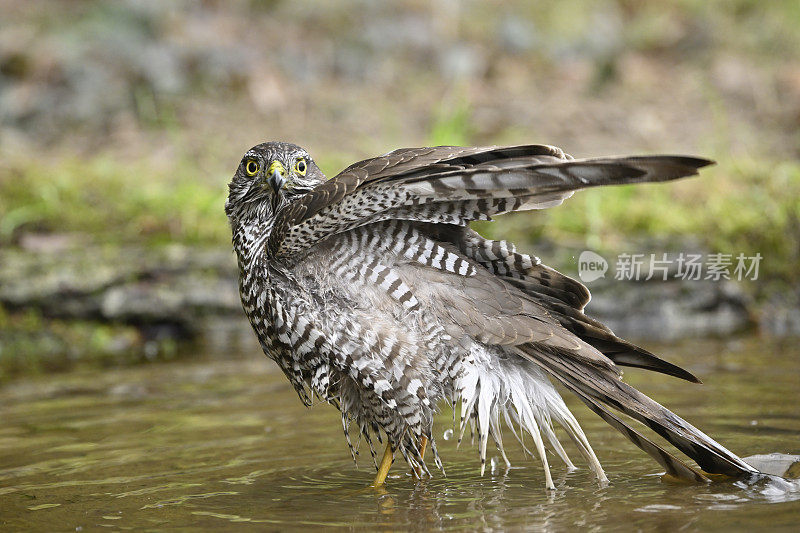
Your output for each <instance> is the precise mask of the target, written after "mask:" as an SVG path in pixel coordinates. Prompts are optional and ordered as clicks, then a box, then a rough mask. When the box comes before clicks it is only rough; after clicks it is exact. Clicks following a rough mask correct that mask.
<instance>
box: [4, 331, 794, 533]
mask: <svg viewBox="0 0 800 533" xmlns="http://www.w3.org/2000/svg"><path fill="white" fill-rule="evenodd" d="M651 348H654V349H656V350H658V352H659V353H661V354H662V355H664V356H666V357H668V358H669V359H671V360H673V361H675V362H678V363H680V364H683V365H685V366H687V367H688V368H689V369H690V370H691V371H692V372H694V373H695V374H696V375H698V376H700V377H701V378H702V379H704V381H705V382H706V384H705V385H702V386H697V385H692V384H689V383H684V382H681V381H678V380H675V379H671V378H666V377H661V376H654V375H651V374H647V373H643V372H641V371H636V370H630V371H628V372H627V373H626V379H627V380H628V381H629V382H631V383H633V384H635V385H636V386H638V387H640V388H642V389H643V390H644V391H645V392H647V393H648V394H650V395H651V396H653V397H655V398H656V399H658V400H660V401H661V402H662V403H665V404H666V405H667V406H668V407H670V408H672V409H674V410H675V411H677V412H678V413H680V414H681V415H683V416H684V417H685V418H688V419H689V420H690V421H692V422H693V423H694V424H695V425H698V426H699V427H701V428H702V429H703V430H704V431H706V432H707V433H710V434H711V435H712V436H714V437H715V438H717V439H719V440H720V441H721V442H722V443H723V444H725V445H726V446H727V447H728V448H730V449H732V450H733V451H735V452H737V453H739V454H740V455H743V456H744V455H750V454H756V453H769V452H782V453H793V454H797V453H800V410H799V409H798V401H799V400H800V373H798V371H800V350H799V349H798V348H797V347H796V346H793V345H785V346H781V345H776V344H768V343H764V342H762V341H760V340H758V339H747V340H743V341H736V342H729V343H725V344H723V343H719V342H710V341H693V342H689V343H685V344H683V345H681V346H677V347H675V346H672V347H665V348H660V349H659V348H658V347H651ZM568 403H569V405H570V406H571V407H572V408H573V409H574V411H575V412H576V414H577V416H578V418H579V420H581V422H582V424H583V427H584V429H585V430H586V433H587V434H588V435H589V439H590V441H591V442H592V444H593V446H594V447H595V450H596V452H597V455H598V456H599V458H600V460H601V462H602V463H603V465H604V467H605V469H606V472H607V474H608V477H609V478H610V480H611V483H610V485H608V486H607V487H600V486H598V485H597V483H596V482H595V481H594V480H593V479H592V477H591V475H590V474H589V473H588V471H587V470H586V469H585V468H581V469H579V470H577V471H574V472H566V471H565V469H564V468H563V466H561V465H560V464H559V462H558V460H557V458H551V461H550V462H551V465H553V474H554V478H555V482H556V485H557V490H556V491H552V492H548V491H546V490H545V489H544V480H543V476H542V471H541V468H540V466H539V465H538V463H537V461H536V460H531V459H530V458H526V457H524V456H523V454H522V452H521V450H520V448H519V446H518V445H516V443H514V442H512V441H513V438H512V437H511V436H510V435H509V436H508V437H507V439H506V440H507V441H508V442H507V447H508V448H509V449H510V453H509V457H510V459H511V461H512V464H513V465H514V467H512V469H511V470H509V471H507V470H506V469H505V467H504V466H501V465H502V463H501V462H499V461H498V460H497V459H498V458H495V460H494V461H492V465H493V466H492V468H491V469H488V468H487V474H486V476H485V477H483V478H481V477H480V476H479V475H478V460H477V454H476V451H475V449H474V448H470V447H469V445H467V446H464V445H462V449H461V450H456V447H455V443H454V441H453V439H450V440H445V439H444V438H443V433H444V432H445V431H446V430H447V429H448V428H449V427H450V424H451V418H450V416H451V414H450V413H447V412H445V413H443V414H442V415H441V416H440V419H439V424H438V426H437V429H436V435H437V440H438V443H439V449H440V453H441V455H442V457H443V459H444V461H445V467H446V472H447V477H446V478H445V477H443V476H442V475H441V474H440V473H438V472H434V477H433V478H432V479H429V480H424V481H419V482H418V481H415V480H414V479H412V478H411V477H410V476H409V475H408V472H407V468H405V467H404V465H403V464H402V463H401V462H399V461H398V462H396V463H395V466H394V468H393V470H392V472H393V477H390V479H389V481H388V483H387V485H386V487H385V488H384V489H382V490H376V489H370V488H368V487H367V485H368V484H369V482H370V481H371V479H372V476H373V474H374V469H373V467H372V464H371V461H370V459H369V454H368V453H367V452H366V451H365V450H364V449H362V458H361V459H360V468H359V469H356V468H355V467H354V466H353V463H352V461H351V460H350V456H349V452H348V450H347V446H346V444H345V441H344V438H343V436H342V434H341V424H340V421H339V416H338V413H337V412H336V411H335V410H334V409H333V408H331V407H329V406H325V405H320V406H317V407H315V408H314V409H311V410H307V409H305V408H304V407H303V406H302V405H301V403H300V402H299V401H298V399H297V397H296V395H295V394H294V392H293V391H292V390H291V389H290V387H289V385H288V383H287V382H286V381H285V378H284V377H283V376H282V375H281V374H280V373H279V372H277V371H276V370H275V368H274V365H273V363H271V362H269V361H267V360H266V359H261V358H249V357H241V358H239V359H235V360H229V361H213V360H207V361H199V362H198V361H197V360H192V362H185V361H184V362H176V363H169V364H159V365H156V364H153V365H150V366H145V367H139V368H134V369H123V370H94V371H83V372H75V373H72V374H64V375H55V376H44V377H40V378H36V379H28V380H24V381H18V382H16V383H13V384H10V385H7V386H5V388H3V389H0V420H2V424H1V425H0V527H3V528H6V529H8V530H31V529H35V530H48V531H52V530H71V531H74V530H87V531H88V530H97V529H98V528H99V527H106V528H110V529H113V530H126V529H136V530H154V529H161V528H181V529H192V528H211V527H223V528H225V529H233V528H241V529H245V528H247V529H253V528H257V529H259V530H262V529H266V530H271V529H273V530H274V529H281V530H284V529H291V528H297V529H304V528H307V527H309V526H318V525H321V526H330V527H337V526H338V527H342V528H365V529H375V528H379V529H401V530H402V529H425V528H441V529H455V530H458V529H481V530H503V529H521V528H523V527H524V528H530V529H537V530H538V529H548V530H565V529H568V528H569V529H573V528H575V527H580V528H581V529H589V530H591V529H600V528H603V529H605V528H608V527H621V528H624V529H628V530H629V529H642V530H644V529H647V530H665V531H666V530H669V531H674V530H678V529H686V530H693V529H754V528H759V529H762V528H764V527H766V526H771V527H773V528H785V529H791V528H793V527H796V524H797V522H798V520H800V490H798V488H797V487H796V486H795V485H796V484H785V485H782V484H776V483H768V482H761V483H759V484H756V485H754V486H746V485H744V484H742V483H734V482H720V483H714V484H711V485H683V484H671V483H668V482H666V481H663V480H662V479H661V478H660V476H659V473H660V468H659V466H658V465H657V464H656V463H654V462H653V461H652V460H650V459H649V457H647V456H646V455H645V454H644V453H643V452H640V451H639V450H638V449H637V448H635V447H633V446H632V445H630V444H628V442H627V441H626V440H625V439H624V438H623V437H622V436H621V435H619V434H618V433H617V432H616V431H614V430H613V429H611V428H609V427H608V426H606V425H605V424H604V423H603V422H602V421H601V420H600V419H599V418H597V417H596V416H594V415H593V414H592V413H589V412H588V411H587V410H586V409H585V408H583V406H582V405H581V404H579V402H576V401H572V399H571V398H570V399H569V401H568ZM567 450H568V452H569V451H572V453H571V455H572V456H573V458H574V460H575V462H576V464H577V465H578V466H581V464H580V462H579V460H580V457H579V455H578V453H577V452H576V451H575V450H574V449H572V450H571V449H570V448H568V449H567Z"/></svg>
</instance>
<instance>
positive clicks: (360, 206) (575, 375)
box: [226, 143, 755, 488]
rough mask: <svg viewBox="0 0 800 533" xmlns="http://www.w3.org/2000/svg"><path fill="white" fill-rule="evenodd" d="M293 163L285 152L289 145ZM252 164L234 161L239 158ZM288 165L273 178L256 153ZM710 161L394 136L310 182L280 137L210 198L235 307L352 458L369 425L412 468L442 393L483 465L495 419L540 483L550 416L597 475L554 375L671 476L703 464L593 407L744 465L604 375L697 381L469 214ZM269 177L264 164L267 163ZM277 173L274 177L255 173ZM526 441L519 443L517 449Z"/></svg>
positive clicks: (691, 449) (311, 168)
mask: <svg viewBox="0 0 800 533" xmlns="http://www.w3.org/2000/svg"><path fill="white" fill-rule="evenodd" d="M300 160H302V161H303V165H299V163H298V162H299V161H300ZM253 161H255V162H257V163H258V168H259V169H262V170H261V173H259V174H257V175H248V173H247V171H246V169H247V168H253V165H250V166H248V162H253ZM275 161H277V162H280V163H281V165H279V166H278V167H279V168H286V169H289V168H293V169H298V168H303V169H306V168H307V170H306V171H305V172H302V173H300V172H299V171H297V172H293V173H292V174H291V175H289V176H285V177H284V178H283V179H282V180H277V181H276V180H275V179H272V180H271V181H270V179H271V178H270V177H269V176H266V175H264V174H263V169H266V168H270V169H273V168H276V166H275V165H273V164H272V163H273V162H275ZM710 163H711V162H710V161H708V160H705V159H699V158H693V157H685V156H641V157H608V158H596V159H573V158H571V157H570V156H568V155H566V154H564V152H562V151H561V150H560V149H558V148H554V147H550V146H543V145H531V146H513V147H477V148H463V147H452V146H441V147H433V148H411V149H402V150H396V151H394V152H391V153H389V154H386V155H384V156H381V157H376V158H372V159H367V160H365V161H361V162H358V163H355V164H353V165H351V166H350V167H348V168H347V169H345V170H344V171H342V172H341V173H340V174H339V175H337V176H336V177H334V178H332V179H330V180H326V179H325V177H324V176H323V175H322V173H321V172H320V171H319V169H318V168H317V166H316V165H315V164H314V162H313V160H312V159H311V157H310V156H309V154H308V153H307V152H306V151H305V150H303V149H302V148H300V147H297V146H295V145H292V144H287V143H266V144H262V145H258V146H256V147H254V148H253V149H251V150H250V151H248V152H247V154H245V157H244V159H243V160H242V164H241V165H240V166H239V169H237V172H236V174H235V176H234V178H233V180H232V182H231V184H230V194H229V198H228V202H227V203H226V212H227V214H228V217H229V219H230V222H231V227H232V229H233V243H234V249H235V250H236V253H237V257H238V260H239V268H240V273H241V276H240V292H241V297H242V303H243V306H244V309H245V312H246V314H247V316H248V318H249V319H250V322H251V324H252V326H253V328H254V330H255V332H256V334H257V335H258V338H259V340H260V342H261V345H262V347H263V349H264V351H265V353H266V354H267V355H268V356H269V357H271V358H273V359H274V360H275V361H276V362H277V363H278V364H279V366H280V367H281V369H282V370H283V371H284V373H285V374H286V375H287V377H288V378H289V380H290V382H291V383H292V385H293V386H294V387H295V389H296V390H297V392H298V394H299V395H300V397H301V399H302V400H303V401H304V402H305V403H307V404H310V403H311V401H312V399H313V398H314V397H319V398H321V399H322V400H323V401H326V402H329V403H332V404H334V405H336V406H337V407H338V408H339V409H340V410H341V412H342V422H343V426H344V430H345V434H346V436H347V441H348V444H349V445H350V448H351V451H353V454H354V457H355V451H356V447H357V442H356V444H355V445H354V444H353V441H352V436H351V431H350V427H351V426H352V425H354V426H355V431H356V433H357V440H358V438H360V437H363V438H364V439H365V440H366V442H367V444H368V445H369V447H370V451H371V453H372V456H373V458H374V457H375V452H374V448H373V443H374V441H375V440H376V439H378V440H380V439H381V438H382V435H385V436H386V438H387V439H388V441H389V444H390V445H391V446H392V448H393V449H395V450H398V451H400V453H401V454H402V455H403V456H404V457H405V459H406V460H407V461H408V462H409V464H411V465H412V466H414V467H417V468H421V469H422V470H423V471H426V472H427V467H426V466H425V462H424V461H423V459H422V457H421V455H420V454H419V451H418V450H419V443H420V441H421V439H422V437H426V438H427V439H429V440H430V442H431V444H432V448H433V453H434V459H435V461H436V463H437V466H439V467H441V463H440V461H439V458H438V455H437V454H436V447H435V439H434V438H433V415H434V413H435V411H436V409H437V405H438V403H439V402H440V401H441V400H446V401H448V402H450V403H451V404H452V405H453V408H454V410H455V409H456V407H457V406H458V405H460V422H459V423H458V426H459V427H458V429H459V434H461V435H463V433H464V431H465V429H466V428H467V427H468V426H471V427H472V428H473V430H474V431H475V432H476V433H477V436H478V445H479V450H480V457H481V465H482V466H481V471H482V472H483V468H484V466H485V462H486V453H487V443H488V440H489V438H490V437H491V438H492V440H493V441H494V442H495V444H496V445H497V446H498V448H499V449H500V451H501V453H502V454H503V457H504V458H505V452H504V447H503V446H504V444H503V439H502V432H501V426H502V424H503V422H505V423H506V425H507V427H508V428H509V429H510V430H511V431H512V432H513V433H514V435H515V436H516V437H517V438H518V439H519V440H520V442H522V438H523V436H522V434H521V433H520V432H519V431H518V430H517V429H516V428H520V430H521V431H522V432H525V433H528V434H529V435H530V436H531V437H532V439H533V444H534V448H535V451H536V454H537V455H538V456H539V458H540V460H541V462H542V466H543V469H544V475H545V483H546V485H547V486H548V487H550V488H552V487H553V482H552V476H551V474H550V467H549V463H548V460H547V456H546V448H547V447H548V446H549V447H550V448H551V449H552V451H554V452H555V453H556V454H557V455H558V456H559V457H560V458H561V459H562V461H563V462H564V463H565V464H566V465H567V467H569V468H571V467H572V466H573V465H572V462H571V460H570V459H569V457H568V456H567V453H566V451H565V450H564V448H563V446H562V445H561V444H560V442H559V440H558V438H557V436H556V434H555V432H554V430H553V425H554V424H558V425H560V426H562V427H563V428H564V429H565V431H566V433H567V435H569V437H570V439H571V440H572V441H573V442H574V444H575V445H576V447H577V448H578V450H579V452H580V453H581V455H583V457H584V459H585V461H586V462H587V463H588V465H589V467H590V468H591V469H592V470H593V472H594V473H595V475H596V476H597V478H598V479H600V480H605V479H606V477H605V473H604V472H603V469H602V467H601V466H600V462H599V461H598V459H597V457H596V456H595V453H594V452H593V451H592V448H591V446H590V444H589V442H588V439H587V438H586V435H585V434H584V432H583V431H582V430H581V428H580V426H579V425H578V423H577V421H576V420H575V418H574V417H573V415H572V414H571V413H570V412H569V410H568V409H567V407H566V405H565V404H564V402H563V400H562V399H561V397H560V396H559V394H558V393H557V391H556V390H555V388H554V387H553V385H552V384H551V382H550V378H554V379H556V380H557V381H558V382H560V383H562V384H563V385H564V386H566V387H567V388H568V389H569V390H571V391H573V392H574V393H575V394H577V395H578V396H579V397H580V398H581V400H583V401H584V403H586V404H587V405H588V406H589V407H590V409H592V410H593V411H595V412H596V413H597V414H599V415H600V416H601V417H602V418H603V419H604V420H606V421H607V422H608V423H609V424H611V425H612V426H613V427H615V428H616V429H618V430H620V431H621V432H622V433H623V434H624V435H626V436H627V437H628V438H629V439H631V440H632V441H633V442H634V443H635V444H636V445H637V446H639V447H640V448H642V449H643V450H644V451H645V452H647V453H648V454H650V455H651V456H653V457H654V459H655V460H656V461H658V462H659V463H660V464H661V465H662V466H664V468H666V469H667V471H668V472H669V473H671V474H673V475H675V476H678V477H683V478H687V479H692V480H704V479H706V477H705V476H704V474H703V473H701V472H699V471H698V470H696V469H694V468H692V467H690V466H688V465H686V464H684V463H682V462H681V461H680V460H678V459H677V458H676V457H674V456H673V455H671V454H670V453H668V452H667V451H666V450H664V449H663V448H662V447H661V446H659V445H658V444H656V443H654V442H653V441H651V440H650V439H649V438H647V437H645V436H644V435H642V434H641V433H640V432H638V431H636V430H634V429H633V428H632V427H631V426H629V425H628V424H627V423H626V422H624V421H623V420H622V419H621V418H619V417H618V416H617V415H615V414H613V413H611V412H610V411H609V410H608V409H607V408H606V407H605V406H609V407H611V408H613V409H615V410H618V411H620V412H621V413H623V414H625V415H628V416H631V417H632V418H634V419H635V420H638V421H640V422H642V423H644V424H645V425H646V426H648V427H649V428H651V429H653V430H654V431H655V432H656V433H657V434H659V435H660V436H662V437H663V438H664V439H666V440H667V441H668V442H670V443H671V444H673V445H675V446H676V447H677V448H678V449H679V450H680V451H681V452H683V453H684V454H686V455H687V456H689V457H691V458H692V459H694V460H695V461H696V462H697V463H698V465H699V466H700V467H701V468H702V469H704V470H705V471H707V472H711V473H721V474H727V475H743V474H751V473H754V472H755V471H754V470H753V469H752V468H751V467H749V466H748V465H747V464H746V463H744V462H743V461H742V460H741V459H739V458H738V457H736V456H735V455H734V454H732V453H731V452H729V451H728V450H726V449H725V448H724V447H722V446H721V445H719V444H717V443H716V442H715V441H713V440H712V439H711V438H709V437H708V436H706V435H705V434H703V433H702V432H700V431H699V430H697V429H696V428H694V427H693V426H691V425H690V424H689V423H688V422H685V421H684V420H682V419H681V418H679V417H677V415H674V414H673V413H671V412H670V411H668V410H667V409H665V408H664V407H662V406H661V405H659V404H658V403H656V402H654V401H653V400H651V399H650V398H648V397H647V396H645V395H643V394H642V393H640V392H639V391H637V390H636V389H633V388H632V387H630V386H628V385H627V384H625V383H623V382H622V381H621V380H620V379H619V376H620V372H619V370H618V365H624V366H632V367H639V368H643V369H647V370H653V371H656V372H661V373H664V374H669V375H672V376H676V377H680V378H683V379H686V380H689V381H695V382H696V381H698V380H697V378H696V377H695V376H693V375H692V374H691V373H689V372H688V371H686V370H684V369H682V368H680V367H678V366H676V365H674V364H672V363H669V362H667V361H664V360H662V359H660V358H658V357H657V356H655V355H654V354H652V353H650V352H648V351H647V350H644V349H642V348H640V347H638V346H635V345H633V344H631V343H629V342H627V341H625V340H623V339H620V338H619V337H617V336H616V335H614V333H613V332H612V331H611V330H610V329H608V328H607V327H606V326H604V325H603V324H601V323H600V322H598V321H596V320H593V319H591V318H589V317H587V316H586V315H585V314H584V313H583V308H584V306H585V305H586V303H587V302H588V301H589V292H588V291H587V290H586V288H585V287H584V286H583V285H581V284H580V283H579V282H577V281H575V280H573V279H570V278H568V277H566V276H564V275H562V274H560V273H558V272H556V271H555V270H553V269H551V268H549V267H547V266H545V265H543V264H542V263H541V262H540V261H539V259H538V258H536V257H532V256H529V255H526V254H523V253H520V252H518V251H517V250H516V249H515V247H514V246H513V245H512V244H510V243H507V242H504V241H490V240H486V239H483V238H482V237H481V236H480V235H478V234H477V233H475V232H474V231H472V230H470V229H469V228H468V224H469V222H471V221H473V220H488V219H490V218H491V217H493V216H495V215H499V214H502V213H507V212H511V211H520V210H530V209H542V208H547V207H551V206H554V205H558V204H560V203H561V202H562V201H564V200H565V199H566V198H568V197H570V196H571V195H572V194H573V193H574V192H575V191H576V190H579V189H583V188H588V187H595V186H600V185H619V184H630V183H643V182H658V181H668V180H673V179H677V178H681V177H684V176H690V175H693V174H696V173H697V170H698V169H699V168H701V167H703V166H706V165H708V164H710ZM273 178H274V177H273ZM267 182H269V183H272V184H274V183H276V182H277V183H284V182H285V183H286V184H285V185H284V186H283V188H282V189H280V190H274V189H271V188H270V187H266V186H265V183H267ZM525 449H526V450H527V448H525Z"/></svg>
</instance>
